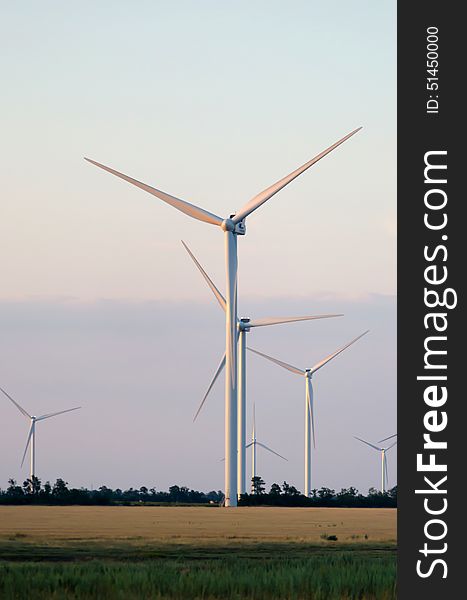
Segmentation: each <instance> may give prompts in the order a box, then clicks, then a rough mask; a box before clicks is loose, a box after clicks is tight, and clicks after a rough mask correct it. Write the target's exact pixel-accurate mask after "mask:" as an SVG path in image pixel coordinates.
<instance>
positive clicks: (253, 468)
mask: <svg viewBox="0 0 467 600" xmlns="http://www.w3.org/2000/svg"><path fill="white" fill-rule="evenodd" d="M256 446H261V448H264V450H267V451H268V452H271V453H272V454H275V455H276V456H278V457H279V458H282V460H288V459H287V458H285V456H282V455H281V454H279V453H278V452H276V451H275V450H272V449H271V448H268V447H267V446H266V445H265V444H263V443H261V442H258V440H257V439H256V416H255V404H254V403H253V431H252V434H251V442H250V443H249V444H247V445H246V446H245V448H250V447H251V492H252V493H253V492H254V485H253V479H254V478H255V477H256Z"/></svg>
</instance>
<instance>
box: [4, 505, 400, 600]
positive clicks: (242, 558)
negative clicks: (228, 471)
mask: <svg viewBox="0 0 467 600" xmlns="http://www.w3.org/2000/svg"><path fill="white" fill-rule="evenodd" d="M348 510H350V512H348V511H347V512H346V509H267V508H266V509H261V508H254V509H241V510H238V511H228V510H223V509H217V508H182V507H180V508H178V507H173V508H165V507H161V508H159V507H157V508H154V507H153V508H145V507H135V508H129V507H125V510H120V509H119V508H117V509H115V510H114V509H109V508H105V507H2V508H0V558H1V560H0V598H1V599H2V600H13V599H15V600H16V599H18V600H22V599H26V598H27V599H28V600H29V599H31V600H36V599H37V600H43V599H44V600H45V599H60V600H62V599H67V600H68V599H70V600H88V599H89V600H91V599H95V600H113V599H122V600H123V599H125V600H133V599H135V600H136V599H138V600H145V599H153V598H154V599H165V598H167V599H169V598H171V599H172V598H176V599H190V600H195V599H201V598H203V599H206V600H207V599H219V600H221V599H222V600H227V599H242V598H248V599H255V600H256V599H258V600H259V599H264V600H281V599H284V600H285V599H290V600H292V599H303V600H305V599H307V600H308V599H310V600H328V599H329V600H338V599H339V600H340V599H344V600H345V599H355V600H356V599H359V600H389V599H395V597H396V593H395V581H396V546H395V541H394V540H395V511H386V512H384V513H381V514H378V513H377V512H374V511H372V510H368V511H367V510H366V509H348ZM360 510H362V511H363V512H361V513H360V512H359V511H360ZM166 511H168V512H166ZM352 511H353V512H352ZM287 523H288V524H289V526H287ZM145 524H146V526H145ZM300 524H301V527H300ZM235 531H236V532H237V534H238V535H235V534H233V533H232V532H235ZM320 532H321V533H320ZM364 532H365V533H364ZM247 533H248V535H247ZM329 533H332V534H333V535H336V537H337V538H338V541H337V542H336V541H329V540H326V539H324V537H325V536H327V535H328V534H329ZM365 536H366V538H365Z"/></svg>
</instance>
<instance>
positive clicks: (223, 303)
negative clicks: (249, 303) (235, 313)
mask: <svg viewBox="0 0 467 600" xmlns="http://www.w3.org/2000/svg"><path fill="white" fill-rule="evenodd" d="M182 244H183V246H184V248H185V250H186V251H187V252H188V254H189V255H190V257H191V259H192V260H193V262H194V263H195V265H196V266H197V267H198V270H199V272H200V273H201V275H202V276H203V277H204V279H205V281H206V283H207V284H208V286H209V287H210V288H211V291H212V293H213V294H214V296H215V297H216V299H217V301H218V302H219V304H220V305H221V308H222V309H223V310H224V312H225V307H226V301H225V298H224V296H223V295H222V294H221V293H220V291H219V290H218V289H217V287H216V286H215V285H214V282H213V281H212V279H211V278H210V277H209V275H208V274H207V273H206V271H205V270H204V269H203V267H202V266H201V265H200V264H199V262H198V261H197V260H196V257H195V255H194V254H193V252H192V251H191V250H190V249H189V248H188V246H187V245H186V244H185V242H184V241H183V240H182Z"/></svg>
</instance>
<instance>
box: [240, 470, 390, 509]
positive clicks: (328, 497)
mask: <svg viewBox="0 0 467 600" xmlns="http://www.w3.org/2000/svg"><path fill="white" fill-rule="evenodd" d="M251 482H252V486H251V487H252V492H251V494H245V495H244V496H242V498H241V500H240V505H241V506H259V505H263V506H264V505H267V506H329V507H332V506H335V507H346V508H352V507H354V508H357V507H359V508H361V507H368V508H396V507H397V486H396V487H393V488H392V489H390V490H388V491H386V492H384V493H382V492H380V491H378V490H376V489H375V488H370V489H369V490H368V494H367V495H366V496H365V495H364V494H361V493H360V492H359V491H358V490H357V488H354V487H350V488H343V489H341V491H340V492H336V490H333V489H331V488H327V487H322V488H320V489H314V490H311V497H309V498H307V497H306V496H304V495H303V494H302V493H301V492H300V491H299V490H298V489H297V488H296V487H294V486H293V485H289V484H288V483H287V482H286V481H284V483H283V484H282V486H280V485H279V484H277V483H273V484H272V485H271V489H270V490H269V492H266V486H265V483H264V481H263V480H262V479H261V477H253V479H252V480H251Z"/></svg>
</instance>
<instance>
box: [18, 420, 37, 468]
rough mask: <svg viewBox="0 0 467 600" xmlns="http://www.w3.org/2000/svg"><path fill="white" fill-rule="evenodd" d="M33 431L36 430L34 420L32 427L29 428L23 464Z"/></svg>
mask: <svg viewBox="0 0 467 600" xmlns="http://www.w3.org/2000/svg"><path fill="white" fill-rule="evenodd" d="M33 431H34V422H32V423H31V427H30V428H29V433H28V439H27V440H26V447H25V448H24V453H23V458H22V460H21V466H23V463H24V459H25V458H26V452H27V451H28V447H29V444H30V442H31V436H32V432H33Z"/></svg>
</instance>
